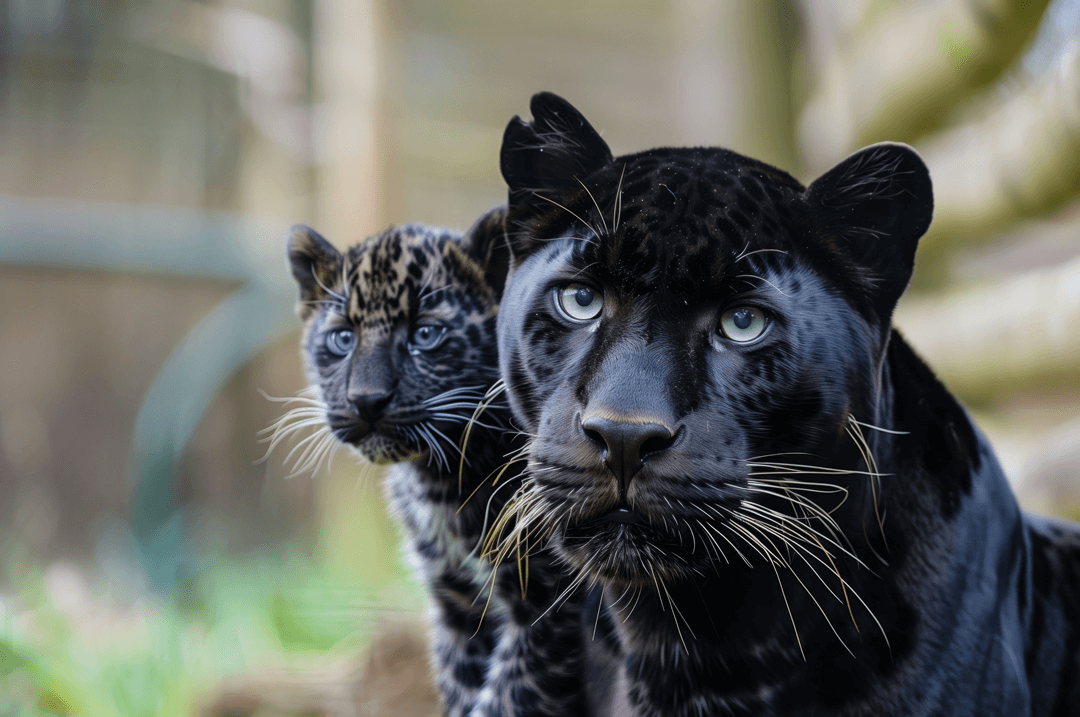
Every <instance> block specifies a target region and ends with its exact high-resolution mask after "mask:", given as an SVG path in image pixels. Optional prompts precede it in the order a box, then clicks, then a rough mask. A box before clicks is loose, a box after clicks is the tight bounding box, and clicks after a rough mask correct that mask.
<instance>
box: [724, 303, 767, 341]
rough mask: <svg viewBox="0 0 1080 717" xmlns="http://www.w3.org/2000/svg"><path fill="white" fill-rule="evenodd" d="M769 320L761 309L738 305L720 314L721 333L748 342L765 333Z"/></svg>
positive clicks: (733, 339) (734, 339)
mask: <svg viewBox="0 0 1080 717" xmlns="http://www.w3.org/2000/svg"><path fill="white" fill-rule="evenodd" d="M768 324H769V322H768V320H767V319H766V318H765V314H764V313H763V312H762V311H761V310H760V309H755V308H754V307H752V306H737V307H735V308H734V309H728V310H727V311H725V312H724V313H723V314H722V315H721V316H720V333H722V334H723V335H724V336H726V337H727V338H729V339H731V340H732V341H737V342H739V343H747V342H748V341H753V340H754V339H756V338H757V337H759V336H761V335H762V334H763V333H765V327H766V326H768Z"/></svg>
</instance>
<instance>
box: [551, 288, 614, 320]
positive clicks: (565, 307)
mask: <svg viewBox="0 0 1080 717" xmlns="http://www.w3.org/2000/svg"><path fill="white" fill-rule="evenodd" d="M555 303H556V304H558V306H559V309H561V310H562V313H563V314H565V315H566V316H567V317H569V318H571V319H573V320H574V321H591V320H593V319H595V318H596V317H597V316H599V315H600V312H601V311H603V309H604V295H603V294H601V293H600V292H599V291H596V290H595V289H593V288H591V287H588V286H585V285H584V284H567V285H566V286H563V287H560V288H558V289H556V290H555Z"/></svg>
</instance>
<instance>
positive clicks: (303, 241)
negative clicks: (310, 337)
mask: <svg viewBox="0 0 1080 717" xmlns="http://www.w3.org/2000/svg"><path fill="white" fill-rule="evenodd" d="M285 251H286V252H287V253H288V255H289V266H290V268H291V269H292V275H293V278H295V279H296V283H298V284H299V285H300V303H299V304H297V305H296V314H297V316H299V317H300V318H301V319H306V318H307V317H308V316H310V315H311V313H312V312H313V311H314V310H315V304H314V303H313V302H318V301H322V300H324V299H327V298H330V292H331V291H332V290H333V288H334V287H335V286H336V285H337V284H338V283H339V282H340V281H341V268H342V266H343V264H344V259H343V258H342V256H341V253H340V252H338V250H337V249H335V248H334V246H333V245H332V244H331V243H330V242H328V241H326V240H325V239H323V238H322V236H320V235H319V233H318V232H317V231H315V230H314V229H312V228H311V227H305V226H303V225H302V224H297V225H296V226H294V227H293V228H292V229H290V230H289V241H288V242H287V243H286V246H285Z"/></svg>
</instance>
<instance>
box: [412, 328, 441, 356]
mask: <svg viewBox="0 0 1080 717" xmlns="http://www.w3.org/2000/svg"><path fill="white" fill-rule="evenodd" d="M445 336H446V327H445V326H418V327H417V328H416V331H413V333H412V336H411V337H410V338H409V346H410V348H413V349H419V350H420V351H430V350H432V349H433V348H435V347H436V346H438V345H439V344H441V343H442V340H443V338H444V337H445Z"/></svg>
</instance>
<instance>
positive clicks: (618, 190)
mask: <svg viewBox="0 0 1080 717" xmlns="http://www.w3.org/2000/svg"><path fill="white" fill-rule="evenodd" d="M625 176H626V163H625V162H623V166H622V171H621V172H619V184H618V185H617V186H616V187H615V206H614V207H613V208H612V210H611V225H612V227H613V228H612V230H611V232H612V234H614V233H615V232H617V231H619V221H620V220H621V219H622V183H623V177H625Z"/></svg>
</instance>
